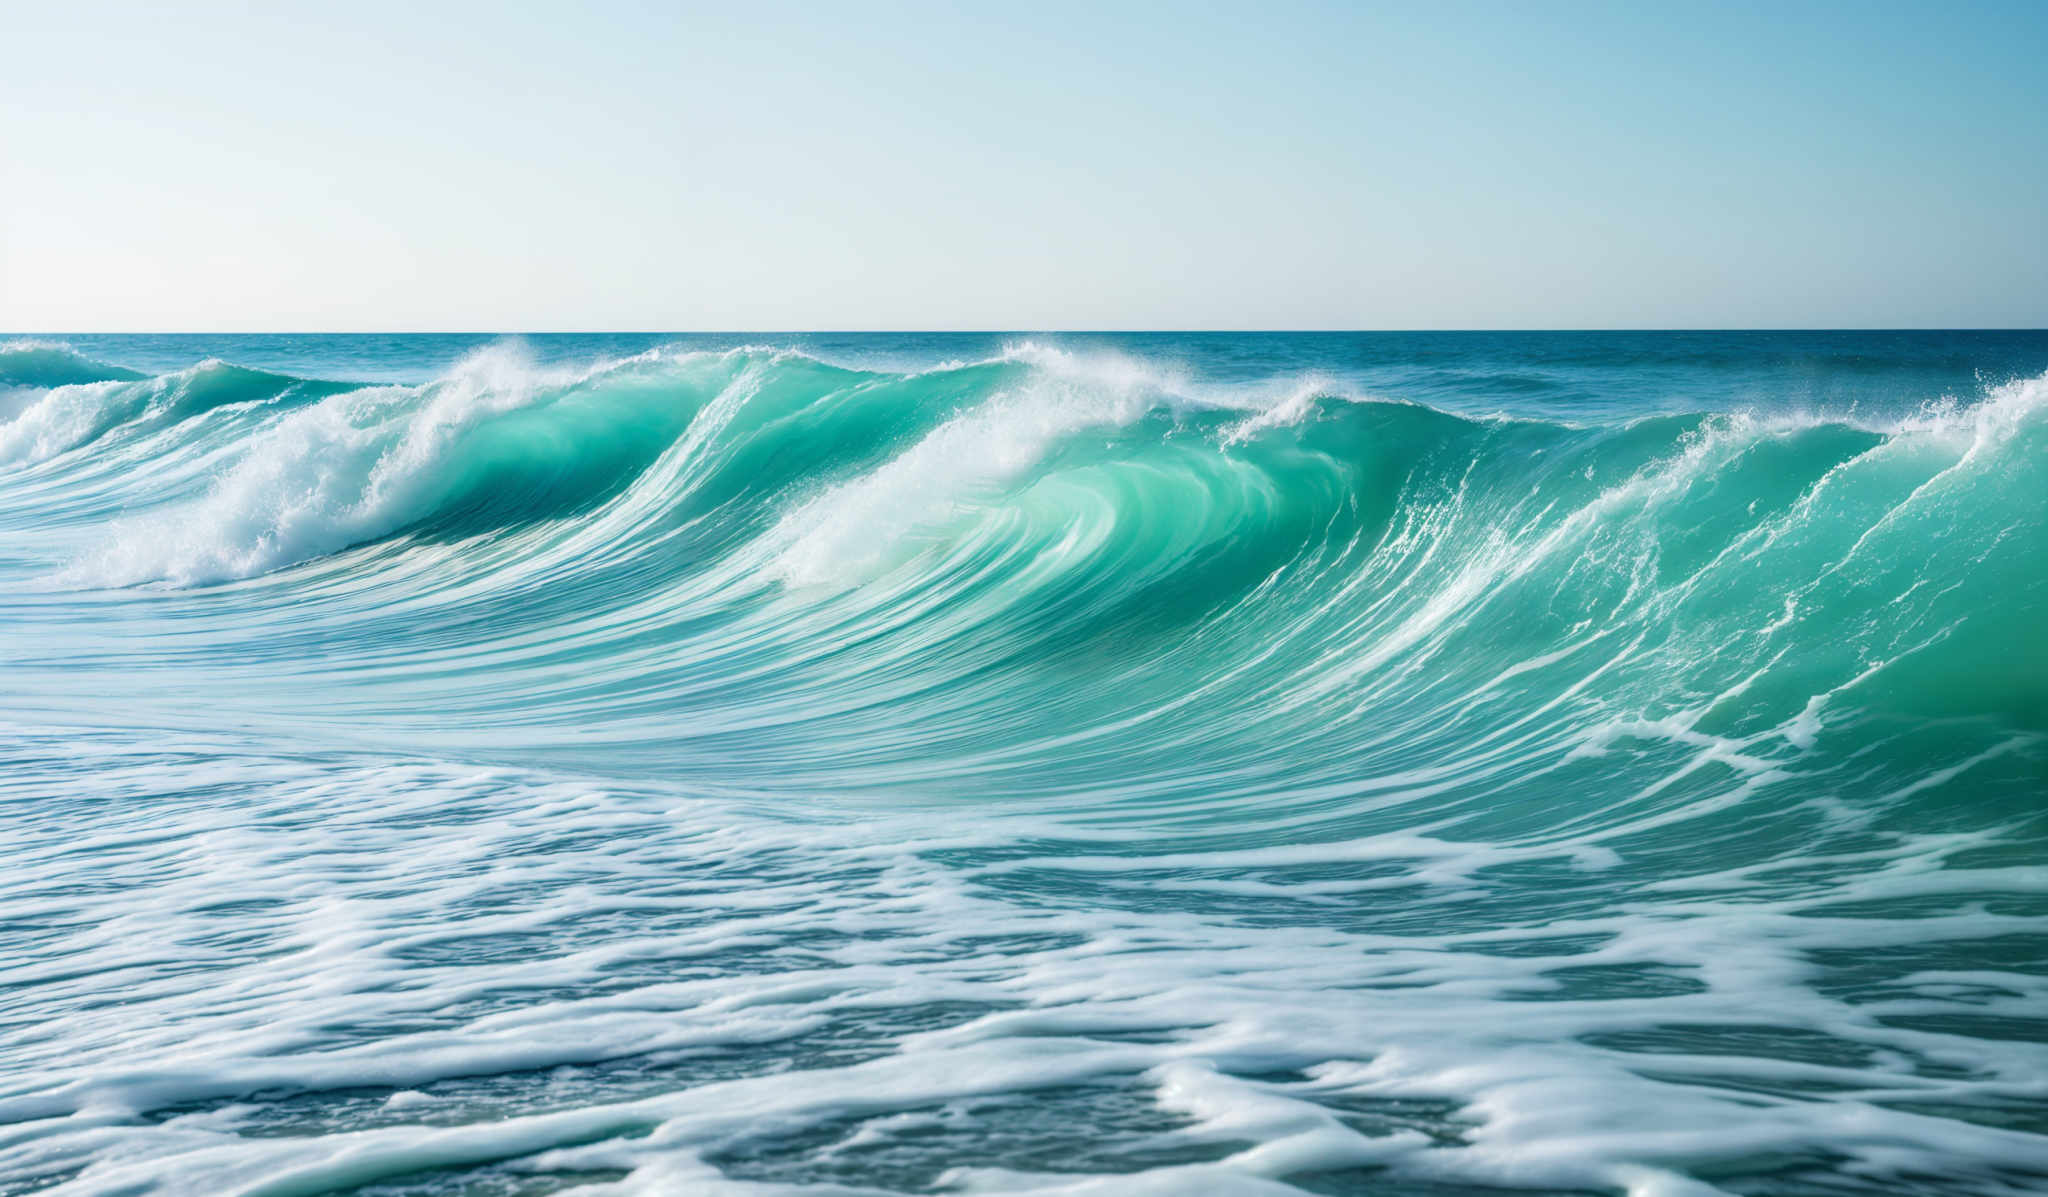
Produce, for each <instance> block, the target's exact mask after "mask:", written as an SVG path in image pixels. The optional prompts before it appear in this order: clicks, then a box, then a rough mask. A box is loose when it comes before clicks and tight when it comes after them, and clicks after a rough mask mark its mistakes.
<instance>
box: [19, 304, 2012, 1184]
mask: <svg viewBox="0 0 2048 1197" xmlns="http://www.w3.org/2000/svg"><path fill="white" fill-rule="evenodd" d="M565 1191H567V1192H575V1193H578V1194H589V1195H591V1197H602V1195H607V1194H753V1193H783V1194H805V1193H817V1194H840V1195H842V1197H844V1195H848V1194H875V1193H932V1192H1001V1193H1006V1192H1018V1191H1030V1192H1034V1193H1038V1194H1099V1195H1122V1194H1140V1195H1143V1194H1223V1195H1236V1194H1244V1195H1258V1197H1264V1195H1269V1194H1270V1195H1279V1194H1293V1193H1301V1192H1308V1193H1320V1194H1332V1195H1335V1194H1356V1195H1360V1197H1486V1195H1495V1197H1512V1195H1513V1194H1546V1195H1549V1197H1566V1195H1586V1194H1610V1195H1612V1194H1630V1195H1632V1197H1708V1195H1713V1194H1742V1195H1755V1197H1763V1195H1785V1197H1851V1195H1863V1194H1869V1195H1901V1194H1904V1195H1920V1197H1964V1195H1968V1197H1979V1195H1982V1197H2018V1195H2021V1194H2039V1193H2043V1192H2048V334H2044V333H2039V332H1981V333H1971V332H1927V333H1914V332H1903V333H1888V332H1871V333H1518V334H1490V333H1462V334H1460V333H1444V334H1393V333H1388V334H1316V335H1294V334H1257V335H1252V334H1242V335H1241V334H1186V335H1168V334H1145V335H1135V334H1134V335H1089V336H1083V335H1064V334H1013V335H980V334H974V335H966V334H961V335H936V334H934V335H919V334H901V335H899V334H887V335H881V334H868V335H850V334H849V335H801V336H798V335H781V334H757V335H745V334H742V335H729V336H726V335H719V336H711V335H676V336H625V335H618V336H609V335H604V336H582V335H576V336H569V335H564V336H525V337H500V336H491V335H476V336H38V337H21V338H12V337H0V1193H5V1194H19V1193H27V1192H50V1193H54V1194H65V1195H83V1194H95V1195H104V1197H116V1195H121V1197H127V1195H147V1194H180V1195H191V1197H219V1195H224V1194H245V1195H252V1197H253V1195H257V1194H262V1195H268V1197H304V1195H310V1194H325V1193H356V1194H363V1195H365V1197H428V1195H441V1197H452V1195H457V1194H461V1195H472V1197H530V1195H538V1194H550V1193H559V1192H565Z"/></svg>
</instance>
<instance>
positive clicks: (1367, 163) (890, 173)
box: [0, 0, 2048, 331]
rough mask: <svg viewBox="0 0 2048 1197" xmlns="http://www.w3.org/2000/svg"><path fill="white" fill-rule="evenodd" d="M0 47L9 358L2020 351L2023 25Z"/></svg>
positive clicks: (702, 22)
mask: <svg viewBox="0 0 2048 1197" xmlns="http://www.w3.org/2000/svg"><path fill="white" fill-rule="evenodd" d="M0 10H4V13H5V18H6V19H5V25H6V27H7V28H8V32H9V36H8V39H7V40H8V42H9V44H10V50H9V53H8V54H7V60H8V66H7V68H6V70H4V71H0V217H4V219H0V328H5V329H11V330H19V331H31V330H45V331H53V330H68V331H93V330H99V331H118V330H192V331H210V330H270V329H279V330H283V329H294V330H305V329H337V330H339V329H461V330H471V329H476V330H501V329H502V330H531V329H565V330H566V329H662V330H668V329H721V330H722V329H789V328H799V329H801V328H1260V327H1265V328H1518V327H1526V328H1583V327H1856V326H1882V327H1901V326H1984V325H1995V326H2030V327H2038V326H2042V325H2048V71H2044V70H2043V69H2042V63H2043V62H2044V61H2048V3H2040V2H2035V3H2014V4H1989V3H1987V4H1921V5H1883V4H1875V5H1871V4H1839V5H1836V4H1788V5H1767V4H1754V5H1749V4H1715V5H1704V4H1700V5H1693V4H1679V3H1671V4H1572V3H1551V4H1488V3H1469V4H1459V3H1451V4H1399V5H1391V4H1390V5H1377V4H1328V5H1325V4H1286V3H1281V4H1258V5H1253V4H1249V3H1239V4H1231V5H1194V4H1185V5H1156V6H1152V5H1114V4H1112V5H1097V4H1062V3H1038V4H1031V5H1003V6H996V5H950V6H941V5H916V4H890V5H856V4H848V3H841V4H787V5H784V4H773V3H754V4H745V5H715V6H713V5H703V6H698V5H678V4H657V3H613V4H604V3H598V4H590V5H577V6H572V5H569V4H560V5H546V6H542V5H520V4H503V5H498V4H481V3H477V4H468V3H435V2H431V0H411V2H408V3H381V2H377V0H369V2H362V3H353V4H348V5H340V4H331V5H321V6H312V5H306V6H293V5H284V4H280V5H267V6H266V5H211V4H205V3H189V4H178V5H159V4H140V3H137V4H94V3H77V4H66V5H54V4H36V5H25V4H19V3H14V2H12V0H0Z"/></svg>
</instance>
